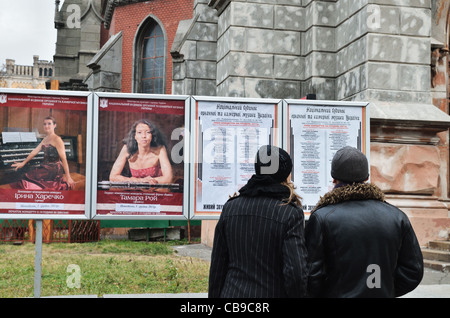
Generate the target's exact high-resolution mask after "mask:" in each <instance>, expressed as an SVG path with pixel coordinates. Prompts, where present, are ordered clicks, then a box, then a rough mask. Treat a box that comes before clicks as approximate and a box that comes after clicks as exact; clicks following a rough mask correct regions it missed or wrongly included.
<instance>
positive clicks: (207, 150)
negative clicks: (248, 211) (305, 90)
mask: <svg viewBox="0 0 450 318" xmlns="http://www.w3.org/2000/svg"><path fill="white" fill-rule="evenodd" d="M193 99H194V101H193V102H192V111H193V114H192V118H194V119H195V123H193V124H192V127H193V141H192V144H193V145H194V146H193V157H192V162H193V163H194V164H193V165H191V168H192V173H191V175H192V176H193V179H191V182H193V184H192V185H191V189H192V190H191V195H192V200H191V202H192V203H193V212H192V214H193V215H192V218H197V219H217V218H218V217H220V213H221V211H222V208H223V205H224V204H225V203H226V201H227V200H228V199H229V198H230V196H233V195H234V194H236V193H238V191H239V189H240V188H241V187H243V186H244V185H245V184H246V183H247V181H248V180H249V179H250V178H251V176H252V175H253V174H254V173H255V169H254V159H255V155H256V153H257V151H258V149H259V148H260V147H261V146H263V145H268V144H272V145H276V146H280V144H281V132H280V131H279V127H280V123H279V120H280V117H281V116H280V114H281V113H280V112H281V101H279V100H270V99H266V100H262V99H261V100H260V99H239V98H223V99H220V98H216V99H215V98H207V97H203V98H202V97H193Z"/></svg>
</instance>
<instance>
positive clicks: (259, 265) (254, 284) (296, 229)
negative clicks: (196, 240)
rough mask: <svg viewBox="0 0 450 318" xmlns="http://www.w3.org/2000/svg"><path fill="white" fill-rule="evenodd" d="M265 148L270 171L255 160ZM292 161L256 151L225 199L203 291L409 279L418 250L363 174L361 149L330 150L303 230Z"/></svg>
mask: <svg viewBox="0 0 450 318" xmlns="http://www.w3.org/2000/svg"><path fill="white" fill-rule="evenodd" d="M272 154H275V156H273V155H272ZM277 155H278V157H277ZM268 157H270V158H271V159H277V160H278V162H277V163H278V165H275V166H277V167H279V168H278V169H277V170H273V171H269V170H268V169H264V168H267V166H268V165H270V164H271V163H273V161H272V162H269V163H268V164H263V163H262V162H264V163H267V162H268V161H267V160H263V161H262V160H261V158H264V159H266V158H268ZM263 170H264V171H263ZM291 170H292V161H291V158H290V157H289V155H288V154H287V153H286V152H285V151H284V150H282V149H280V148H277V147H273V146H263V147H262V148H261V149H260V150H259V151H258V153H257V156H256V160H255V175H253V176H252V178H251V179H250V180H249V182H248V183H247V185H246V186H244V187H243V188H242V189H241V190H240V191H239V195H238V196H235V197H233V198H231V199H230V200H229V201H228V202H227V203H226V204H225V206H224V208H223V211H222V215H221V217H220V219H219V222H218V224H217V227H216V233H215V238H214V246H213V252H212V259H211V269H210V282H209V297H213V298H215V297H225V298H228V297H229V298H232V297H241V298H253V297H261V298H263V297H268V298H275V297H398V296H401V295H404V294H406V293H408V292H410V291H412V290H413V289H415V288H416V287H417V285H418V284H419V283H420V281H421V280H422V277H423V259H422V253H421V250H420V246H419V243H418V241H417V238H416V236H415V233H414V230H413V229H412V226H411V224H410V222H409V219H408V217H407V216H406V215H405V214H404V213H403V212H402V211H401V210H399V209H398V208H396V207H394V206H392V205H390V204H389V203H387V202H386V201H385V200H384V195H383V193H382V192H381V190H380V189H379V188H378V187H376V186H375V185H373V184H370V183H366V181H367V179H368V177H369V167H368V162H367V158H366V157H365V156H364V154H362V153H361V152H360V151H359V150H357V149H355V148H351V147H345V148H343V149H341V150H339V151H338V152H337V153H336V155H335V156H334V158H333V161H332V167H331V170H332V172H331V175H332V177H333V182H334V184H335V187H334V189H333V190H332V191H330V192H329V193H327V194H326V195H325V196H323V197H322V198H321V199H320V201H319V203H318V204H317V206H316V208H315V210H314V211H313V212H312V214H311V217H310V219H309V221H308V222H307V225H306V229H304V215H303V211H302V209H301V204H299V197H298V196H297V195H296V194H295V192H294V189H293V186H292V184H291V183H290V182H289V181H288V180H289V179H288V177H289V175H290V173H291ZM292 198H295V200H292Z"/></svg>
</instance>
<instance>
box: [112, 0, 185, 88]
mask: <svg viewBox="0 0 450 318" xmlns="http://www.w3.org/2000/svg"><path fill="white" fill-rule="evenodd" d="M192 13H193V0H154V1H148V2H140V3H134V4H129V5H125V6H119V7H117V8H116V9H115V11H114V16H113V19H112V21H111V27H110V34H116V33H118V32H120V31H122V32H123V52H122V92H123V93H132V83H133V51H134V47H133V45H134V40H135V37H136V34H137V32H138V31H139V26H140V25H141V24H142V22H144V20H145V19H146V18H147V17H149V16H152V17H154V18H156V19H157V20H159V21H160V22H161V24H162V25H161V27H162V28H163V30H164V31H165V33H166V34H167V48H166V50H167V53H166V56H167V62H166V92H165V93H166V94H171V93H172V57H171V55H170V49H171V47H172V43H173V40H174V38H175V34H176V32H177V28H178V23H179V21H181V20H187V19H191V18H192Z"/></svg>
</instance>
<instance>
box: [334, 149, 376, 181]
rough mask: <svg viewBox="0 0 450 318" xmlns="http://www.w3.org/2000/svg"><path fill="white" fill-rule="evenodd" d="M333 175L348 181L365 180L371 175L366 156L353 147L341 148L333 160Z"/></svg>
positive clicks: (337, 178) (335, 177)
mask: <svg viewBox="0 0 450 318" xmlns="http://www.w3.org/2000/svg"><path fill="white" fill-rule="evenodd" d="M331 176H332V177H333V178H334V179H336V180H339V181H342V182H346V183H353V182H363V181H365V180H366V179H367V178H368V177H369V163H368V161H367V158H366V156H365V155H364V154H363V153H362V152H361V151H359V150H358V149H356V148H353V147H349V146H347V147H344V148H342V149H339V150H338V151H337V152H336V154H335V155H334V157H333V161H332V162H331Z"/></svg>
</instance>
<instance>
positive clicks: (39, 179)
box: [0, 89, 92, 219]
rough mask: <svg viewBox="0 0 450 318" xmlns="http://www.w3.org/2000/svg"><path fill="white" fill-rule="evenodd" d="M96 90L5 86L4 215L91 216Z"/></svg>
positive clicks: (1, 116)
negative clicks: (91, 145)
mask: <svg viewBox="0 0 450 318" xmlns="http://www.w3.org/2000/svg"><path fill="white" fill-rule="evenodd" d="M91 107H92V105H91V94H90V93H84V92H60V91H40V90H22V89H20V90H17V89H2V90H0V123H1V126H0V129H1V135H0V138H1V142H0V218H14V219H56V218H58V219H88V218H89V214H90V213H89V204H88V202H87V201H86V198H87V197H89V193H90V184H89V182H87V180H89V178H90V176H89V169H90V167H89V164H88V162H89V160H90V151H89V150H90V140H91V139H90V138H89V136H88V135H89V134H90V129H89V128H88V127H89V126H90V123H89V121H90V120H91V116H90V111H91Z"/></svg>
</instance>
